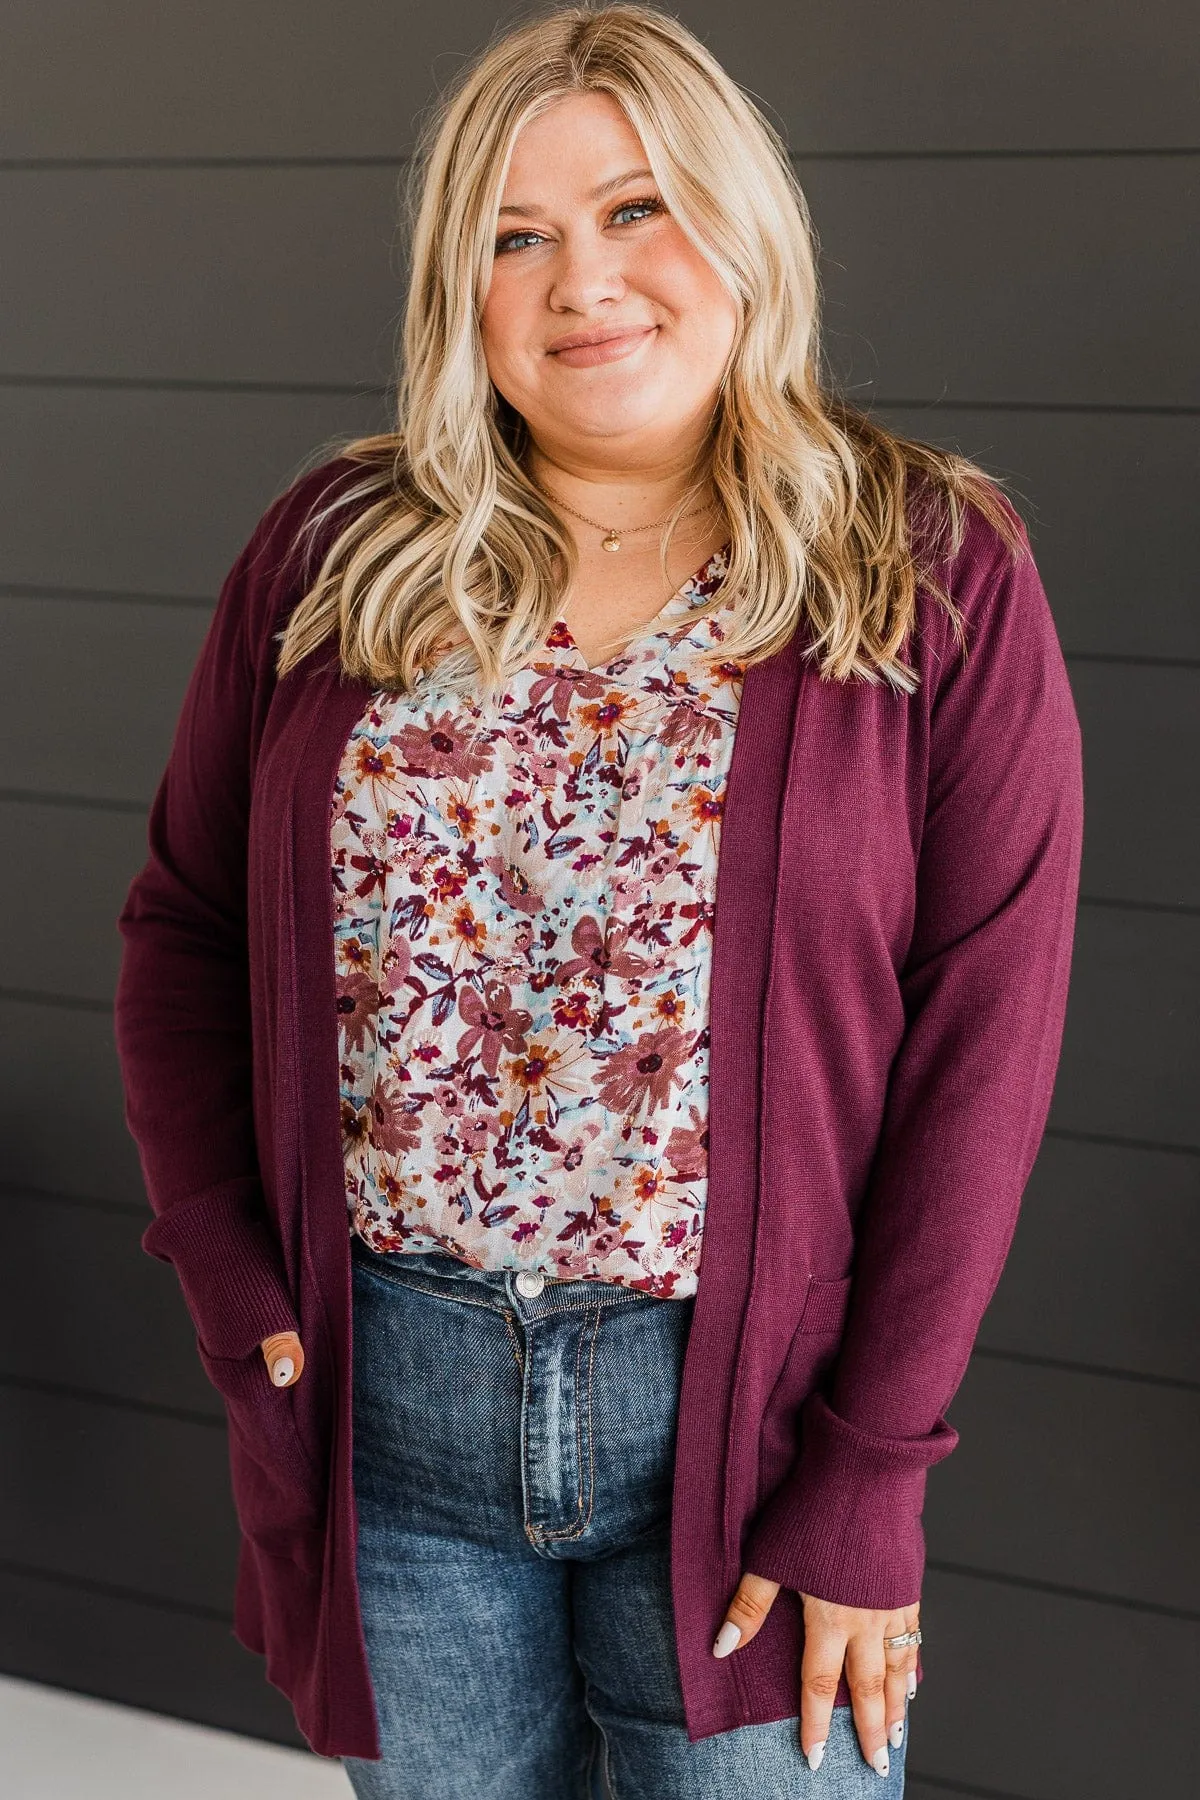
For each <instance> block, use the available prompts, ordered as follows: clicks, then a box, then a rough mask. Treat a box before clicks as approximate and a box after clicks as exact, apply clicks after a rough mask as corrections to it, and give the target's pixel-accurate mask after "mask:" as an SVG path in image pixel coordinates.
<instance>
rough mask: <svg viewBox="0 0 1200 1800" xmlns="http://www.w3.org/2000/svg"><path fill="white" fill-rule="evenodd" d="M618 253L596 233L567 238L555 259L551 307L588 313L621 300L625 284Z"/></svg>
mask: <svg viewBox="0 0 1200 1800" xmlns="http://www.w3.org/2000/svg"><path fill="white" fill-rule="evenodd" d="M617 261H618V252H617V250H616V248H615V247H614V246H613V245H612V244H606V243H605V242H604V239H603V238H602V237H600V236H598V235H597V234H596V233H594V232H591V233H585V234H583V235H581V236H577V237H572V236H570V235H568V236H567V237H565V238H564V240H563V243H562V247H561V248H560V250H559V253H558V255H557V256H556V257H555V259H554V264H555V266H554V277H553V282H552V285H551V290H550V304H551V306H553V307H556V308H558V309H560V310H562V311H566V312H581V313H586V312H589V311H590V310H591V309H592V307H594V306H597V305H599V303H600V302H601V301H604V300H619V299H621V297H622V296H623V294H624V292H625V281H624V278H623V276H622V275H621V272H620V270H619V268H618V267H617V266H616V265H617Z"/></svg>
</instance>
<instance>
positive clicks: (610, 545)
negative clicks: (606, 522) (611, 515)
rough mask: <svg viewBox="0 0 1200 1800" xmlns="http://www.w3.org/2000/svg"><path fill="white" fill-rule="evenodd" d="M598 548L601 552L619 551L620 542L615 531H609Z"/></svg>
mask: <svg viewBox="0 0 1200 1800" xmlns="http://www.w3.org/2000/svg"><path fill="white" fill-rule="evenodd" d="M600 547H601V549H602V550H619V549H620V548H621V540H620V538H619V537H618V536H617V534H616V532H615V531H610V532H609V534H608V536H607V537H606V538H605V539H604V541H603V543H602V544H601V546H600Z"/></svg>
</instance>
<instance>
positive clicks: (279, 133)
mask: <svg viewBox="0 0 1200 1800" xmlns="http://www.w3.org/2000/svg"><path fill="white" fill-rule="evenodd" d="M682 10H683V16H684V17H686V18H687V20H688V21H689V23H691V24H692V25H693V26H695V27H697V28H699V29H700V30H701V31H702V32H703V33H704V34H705V35H706V37H707V39H708V41H709V43H710V44H711V45H712V47H713V49H714V50H715V51H716V52H717V54H718V55H719V56H721V57H722V58H723V60H724V61H725V62H726V64H727V66H728V67H729V68H730V69H731V70H732V71H733V73H734V74H735V75H736V76H737V77H738V78H739V79H741V80H742V81H743V82H745V83H746V84H747V85H748V86H749V87H750V88H751V89H752V90H753V91H754V92H755V93H756V94H758V95H759V96H761V97H762V98H764V99H765V101H766V102H767V103H768V105H769V106H770V107H772V108H773V109H774V110H775V112H776V114H777V116H778V117H779V119H780V120H781V121H782V123H783V125H784V126H785V127H786V130H787V132H788V137H789V142H790V144H791V146H792V148H793V150H794V152H795V155H796V160H797V165H798V168H799V171H800V174H801V178H802V180H803V181H804V183H805V185H806V189H807V192H808V194H809V197H810V200H811V203H812V206H813V210H814V214H815V218H816V222H817V225H818V228H819V231H820V234H821V238H822V244H823V270H824V279H825V284H826V290H827V314H826V318H827V326H828V329H829V334H830V336H829V343H830V353H831V356H832V359H833V360H834V362H835V364H836V365H837V367H838V368H839V370H841V371H843V372H844V373H845V375H846V377H847V379H848V380H849V381H850V382H851V383H852V384H853V391H854V393H855V394H856V395H857V396H858V397H860V398H862V397H863V396H869V397H870V398H871V399H872V401H873V403H874V405H875V406H876V408H877V409H878V411H879V412H880V414H881V415H882V416H883V417H884V418H886V419H888V420H891V421H894V422H895V423H897V424H898V425H899V426H901V427H902V428H903V429H905V430H907V431H909V432H911V433H914V434H916V435H919V436H924V437H927V438H932V439H935V440H938V441H944V442H949V443H954V444H956V445H957V446H959V447H961V448H963V449H965V450H966V451H967V452H968V453H970V454H972V455H975V456H976V457H978V458H979V459H980V460H981V461H983V462H984V463H985V464H986V465H987V466H988V467H990V468H992V469H993V470H994V471H996V472H998V473H1002V474H1005V475H1008V476H1010V477H1011V478H1012V480H1013V483H1014V492H1015V496H1016V498H1017V500H1018V503H1019V504H1020V505H1021V506H1022V508H1023V510H1024V512H1025V514H1026V517H1027V519H1028V520H1029V522H1030V526H1031V530H1032V534H1033V537H1034V543H1035V548H1036V551H1037V555H1038V560H1039V564H1040V567H1041V569H1042V573H1043V577H1044V579H1045V582H1046V586H1047V590H1048V592H1049V595H1050V599H1051V602H1052V605H1053V607H1054V610H1055V614H1056V617H1057V620H1058V624H1059V628H1060V632H1061V636H1062V639H1063V643H1064V647H1065V649H1066V651H1067V653H1068V657H1069V663H1070V671H1071V679H1072V684H1073V687H1074V691H1075V695H1076V699H1077V703H1078V706H1079V710H1080V714H1081V717H1082V720H1083V726H1084V735H1085V742H1086V758H1087V800H1088V830H1087V843H1086V851H1085V862H1084V876H1083V895H1084V899H1083V905H1082V907H1081V911H1080V918H1079V929H1078V936H1077V949H1076V960H1075V975H1074V983H1073V989H1072V996H1071V1003H1070V1012H1069V1018H1068V1025H1067V1037H1066V1047H1065V1052H1064V1056H1063V1062H1062V1067H1061V1072H1060V1076H1059V1081H1058V1086H1057V1091H1056V1097H1055V1101H1054V1108H1053V1113H1052V1123H1051V1128H1050V1132H1049V1135H1048V1137H1047V1139H1046V1142H1045V1145H1044V1147H1043V1150H1042V1153H1041V1155H1040V1157H1039V1160H1038V1164H1037V1169H1036V1172H1035V1174H1034V1177H1033V1180H1032V1182H1031V1185H1030V1189H1029V1193H1028V1195H1027V1198H1026V1203H1025V1208H1024V1212H1023V1217H1022V1221H1021V1224H1020V1226H1019V1228H1018V1233H1017V1238H1016V1242H1015V1246H1014V1249H1013V1253H1012V1257H1011V1259H1010V1262H1009V1265H1008V1268H1007V1270H1006V1272H1005V1274H1004V1277H1003V1279H1002V1282H1001V1286H1000V1288H999V1290H998V1293H997V1295H996V1298H995V1301H994V1303H993V1305H992V1307H991V1308H990V1310H989V1313H988V1316H987V1319H986V1321H985V1323H984V1327H983V1330H982V1333H981V1337H980V1341H979V1346H978V1349H977V1351H976V1354H975V1356H974V1358H973V1361H972V1364H971V1367H970V1370H969V1373H968V1375H967V1378H966V1381H965V1383H964V1385H963V1388H962V1390H961V1393H960V1395H959V1396H958V1398H957V1400H956V1402H955V1405H954V1408H953V1413H952V1417H953V1420H954V1422H955V1424H956V1425H957V1426H958V1427H959V1429H960V1431H961V1433H962V1442H961V1446H960V1448H959V1450H958V1451H957V1452H956V1454H955V1455H954V1457H952V1458H951V1459H950V1461H949V1462H948V1463H947V1464H945V1465H943V1466H941V1467H939V1468H938V1469H935V1470H934V1471H933V1472H932V1474H931V1478H930V1489H929V1501H928V1506H927V1509H926V1526H927V1537H928V1545H929V1574H928V1580H927V1585H926V1591H925V1604H924V1609H923V1619H924V1623H925V1625H926V1627H927V1643H926V1666H927V1670H928V1675H929V1679H928V1681H927V1682H926V1683H925V1685H924V1687H923V1689H922V1693H921V1696H920V1699H919V1701H918V1702H917V1704H916V1706H915V1708H914V1715H913V1736H912V1745H911V1750H910V1770H911V1779H910V1790H909V1791H910V1792H911V1793H912V1794H913V1796H914V1800H946V1796H949V1797H950V1800H955V1797H960V1800H961V1797H965V1796H967V1795H977V1796H988V1797H991V1800H1006V1797H1011V1796H1015V1797H1020V1800H1085V1797H1086V1800H1107V1797H1109V1796H1111V1797H1112V1800H1117V1797H1118V1796H1119V1797H1120V1800H1126V1797H1127V1796H1129V1795H1131V1794H1155V1795H1162V1796H1176V1795H1183V1794H1185V1793H1187V1792H1190V1791H1192V1781H1193V1779H1194V1777H1193V1775H1192V1771H1193V1765H1194V1748H1193V1743H1192V1739H1193V1736H1194V1733H1193V1731H1192V1730H1191V1728H1190V1726H1189V1725H1188V1723H1187V1720H1188V1719H1189V1718H1190V1717H1191V1716H1194V1708H1195V1695H1196V1692H1197V1688H1198V1685H1200V1656H1198V1647H1200V1633H1198V1630H1197V1624H1198V1621H1200V1555H1198V1552H1200V1534H1198V1533H1197V1532H1196V1530H1195V1511H1194V1500H1193V1496H1194V1493H1195V1491H1196V1481H1197V1475H1198V1474H1200V1470H1198V1468H1197V1460H1198V1459H1197V1437H1198V1433H1197V1425H1198V1423H1200V1335H1198V1334H1197V1331H1196V1327H1195V1307H1194V1303H1193V1296H1194V1295H1195V1293H1196V1290H1197V1286H1198V1283H1200V1239H1198V1234H1197V1229H1196V1227H1197V1210H1198V1208H1197V1197H1198V1195H1197V1190H1198V1186H1200V1181H1198V1176H1200V1161H1198V1157H1200V1123H1198V1121H1197V1115H1196V1107H1195V1095H1196V1091H1197V1073H1198V1071H1197V1061H1198V1050H1197V1034H1196V1031H1195V1019H1196V1012H1197V1007H1196V996H1197V988H1198V986H1200V852H1198V840H1197V832H1196V804H1195V801H1196V793H1195V789H1196V771H1197V769H1200V743H1198V741H1197V740H1198V736H1200V707H1198V706H1197V699H1198V698H1200V608H1197V605H1196V587H1195V575H1194V569H1195V554H1194V527H1195V501H1194V496H1195V493H1196V477H1197V457H1196V450H1197V438H1198V435H1200V424H1198V419H1197V409H1198V407H1200V363H1198V361H1197V357H1196V353H1195V342H1196V319H1197V317H1198V316H1200V310H1198V308H1197V294H1196V273H1197V237H1196V232H1195V229H1194V223H1195V217H1196V170H1197V153H1198V152H1197V147H1198V146H1200V125H1198V121H1197V117H1196V100H1195V96H1196V89H1197V82H1196V72H1197V67H1198V63H1197V55H1196V49H1197V45H1196V32H1195V19H1196V15H1195V9H1194V8H1193V7H1192V6H1191V5H1184V4H1182V3H1179V4H1176V3H1175V0H1151V4H1149V5H1142V6H1138V7H1133V6H1129V5H1117V4H1110V3H1101V0H1086V3H1085V0H1064V3H1062V4H1045V3H1038V4H1033V3H1031V0H1019V3H1016V4H1014V3H1013V0H1009V3H1008V4H1005V5H1003V6H1001V5H997V4H991V5H965V4H962V3H961V0H958V3H953V0H942V3H938V0H908V3H907V4H906V5H904V6H895V5H892V4H889V3H888V0H844V3H843V4H841V5H839V6H829V5H820V6H818V5H814V4H809V3H807V0H805V3H802V4H800V5H797V6H779V7H773V6H767V5H764V4H762V3H761V0H753V3H743V4H742V5H740V6H738V7H737V8H736V9H729V10H728V13H727V11H726V9H724V8H721V7H718V6H715V5H711V4H696V5H690V6H687V7H685V8H683V9H682ZM498 16H499V15H498V13H496V12H493V11H492V10H491V9H489V8H487V7H485V6H479V5H472V6H465V5H462V4H458V5H454V6H445V5H444V6H441V7H438V8H435V9H422V8H418V7H415V6H414V7H397V6H395V5H394V4H388V5H384V4H380V3H379V0H359V4H356V5H354V6H352V7H338V8H330V7H327V6H321V5H317V4H315V3H314V0H287V4H283V3H282V0H257V3H256V4H255V5H253V6H250V7H246V6H244V5H242V4H237V5H235V4H234V3H233V0H215V3H214V4H210V5H208V6H206V7H204V8H179V7H168V8H163V7H161V6H157V5H152V4H149V0H125V3H124V4H119V5H110V6H105V7H100V8H97V7H93V6H87V5H84V4H82V3H81V0H38V3H37V5H36V6H35V5H33V4H32V3H28V4H26V3H23V0H7V4H4V5H3V7H2V8H0V18H2V19H3V35H4V39H5V52H4V55H3V56H2V57H0V159H2V160H0V238H2V241H3V242H4V245H5V249H6V256H5V279H4V283H3V287H2V288H0V333H2V345H3V348H2V351H0V442H2V446H3V464H2V466H3V475H2V478H0V509H2V514H3V518H4V521H5V529H4V532H3V534H2V541H0V610H2V612H3V617H4V627H5V641H6V646H7V654H6V655H5V657H4V663H3V671H4V672H3V680H4V703H3V706H0V733H2V734H3V740H4V741H3V754H4V763H3V770H4V772H3V774H2V775H0V779H2V780H3V781H4V783H5V784H6V785H5V786H4V788H3V789H2V790H0V831H2V832H3V834H4V840H5V842H6V845H7V848H8V851H9V857H8V863H7V866H8V868H9V878H8V880H7V881H6V882H5V884H4V886H3V890H2V892H0V906H3V908H4V909H5V921H4V922H5V925H6V929H5V930H4V931H3V932H2V933H0V956H2V957H3V969H2V970H0V1015H2V1020H3V1046H4V1049H3V1054H4V1059H5V1067H4V1076H3V1087H2V1100H0V1104H2V1106H3V1122H2V1129H0V1154H2V1157H3V1162H2V1164H0V1176H2V1180H3V1194H2V1197H0V1230H2V1232H3V1234H4V1241H3V1244H0V1412H2V1413H3V1416H4V1424H3V1431H4V1444H5V1457H6V1468H7V1469H8V1470H9V1471H10V1475H9V1478H8V1479H7V1480H6V1481H5V1482H4V1483H3V1485H2V1486H0V1517H2V1530H3V1536H2V1539H0V1667H2V1668H4V1669H7V1670H9V1671H11V1672H13V1673H16V1674H21V1675H25V1676H31V1677H33V1678H36V1679H41V1680H45V1681H48V1682H55V1683H59V1684H62V1685H65V1686H68V1687H75V1688H80V1689H82V1690H84V1691H86V1692H89V1693H94V1694H100V1695H109V1696H112V1697H115V1698H118V1699H121V1700H127V1701H131V1702H133V1703H135V1704H140V1705H144V1706H147V1707H151V1708H155V1709H159V1710H162V1711H164V1712H168V1713H176V1714H179V1715H182V1716H185V1717H189V1718H199V1719H203V1720H207V1721H210V1722H212V1723H216V1724H219V1725H224V1726H230V1727H235V1728H238V1729H242V1730H245V1731H248V1732H252V1733H257V1734H260V1735H262V1736H264V1737H268V1738H275V1739H279V1740H281V1741H285V1742H297V1741H299V1740H298V1739H297V1737H296V1734H295V1730H294V1727H293V1725H292V1722H291V1716H290V1711H289V1710H288V1708H287V1706H286V1703H285V1702H284V1701H283V1700H282V1698H281V1697H280V1696H279V1695H278V1694H276V1693H275V1691H274V1690H273V1689H271V1688H269V1687H268V1686H267V1685H266V1684H265V1682H264V1680H263V1678H262V1667H261V1664H260V1663H259V1661H258V1660H257V1659H256V1658H253V1657H251V1656H249V1655H248V1654H247V1653H245V1652H244V1651H242V1650H241V1649H240V1648H239V1647H238V1646H237V1645H236V1644H235V1642H234V1641H233V1639H232V1637H231V1636H230V1634H229V1619H230V1612H231V1587H232V1577H233V1568H234V1553H235V1547H236V1539H235V1530H234V1524H233V1518H232V1513H231V1509H230V1504H229V1500H228V1492H227V1482H226V1474H225V1460H224V1456H225V1452H224V1442H223V1436H222V1431H223V1424H222V1414H221V1409H220V1402H219V1400H218V1398H217V1396H216V1395H215V1394H214V1393H213V1391H212V1390H211V1389H210V1388H209V1386H208V1384H207V1383H206V1381H205V1379H204V1377H203V1374H202V1372H201V1370H200V1368H199V1366H198V1364H197V1361H196V1358H195V1355H194V1351H193V1347H192V1337H191V1331H190V1327H189V1324H188V1321H187V1319H186V1315H185V1314H184V1312H183V1309H182V1306H181V1304H180V1302H179V1300H178V1298H177V1294H176V1291H175V1287H174V1282H173V1277H172V1276H171V1274H170V1272H169V1271H168V1270H164V1269H162V1268H161V1267H159V1266H158V1265H157V1264H154V1263H152V1262H151V1261H150V1260H149V1259H148V1258H146V1257H145V1256H143V1255H142V1253H141V1252H140V1250H139V1248H138V1241H137V1240H138V1236H139V1233H140V1231H141V1229H142V1227H143V1225H144V1224H145V1222H146V1218H147V1213H146V1206H145V1200H144V1195H143V1192H142V1188H141V1182H140V1176H139V1171H138V1164H137V1158H136V1153H135V1150H134V1147H133V1144H132V1142H131V1141H130V1139H129V1138H128V1137H127V1135H126V1132H125V1129H124V1125H123V1122H122V1104H121V1093H120V1085H119V1080H118V1073H117V1067H116V1063H115V1058H114V1052H113V1043H112V1022H111V1010H110V1007H111V995H112V990H113V982H114V978H115V974H116V968H117V961H118V954H119V940H118V937H117V934H116V931H115V926H114V921H115V916H116V913H117V911H118V909H119V907H120V904H121V901H122V899H123V897H124V894H125V891H126V889H127V887H128V883H129V881H130V879H131V877H132V876H133V874H134V872H135V871H136V869H137V868H138V867H139V866H140V864H141V861H142V859H143V856H144V833H145V822H146V808H147V804H148V801H149V799H150V796H151V794H152V792H153V789H154V785H155V783H156V781H157V778H158V775H159V773H160V770H161V767H162V763H163V761H164V759H165V756H166V753H167V749H168V745H169V740H170V733H171V729H172V726H173V723H174V719H175V715H176V711H177V708H178V704H179V701H180V698H181V696H182V692H183V688H184V684H185V682H186V679H187V676H188V673H189V671H190V668H191V665H192V662H193V660H194V657H195V655H196V653H197V650H198V648H199V645H200V640H201V636H202V633H203V631H204V627H205V624H206V621H207V618H208V616H209V612H210V610H211V607H212V603H213V600H214V598H215V595H216V591H217V588H218V585H219V583H220V579H221V577H222V575H223V574H224V572H225V570H226V569H227V567H228V565H229V563H230V562H231V561H232V559H233V556H234V554H235V552H236V551H237V549H238V548H239V547H240V546H241V544H242V543H243V542H244V540H245V538H246V536H247V535H248V533H249V530H250V528H251V526H252V524H253V523H254V520H255V519H256V517H257V516H258V514H259V513H260V511H261V510H262V507H263V506H264V505H265V504H266V502H267V500H268V499H270V498H271V497H272V495H274V494H275V493H276V492H278V491H279V490H280V488H281V487H282V486H283V485H284V484H285V482H286V481H287V479H288V478H289V477H290V475H291V474H292V473H293V472H294V471H295V470H296V469H297V468H298V466H299V464H300V462H301V460H302V459H303V458H304V457H305V456H306V455H307V453H308V452H309V451H310V450H311V449H312V448H313V446H314V445H316V444H317V443H318V442H320V441H321V440H323V439H324V438H325V437H326V436H327V435H328V434H329V433H331V432H334V431H343V430H352V429H367V428H381V427H383V426H384V425H385V424H386V421H387V417H388V413H387V408H386V404H385V398H384V394H383V390H384V389H385V388H386V384H387V382H388V380H389V376H390V358H391V348H392V343H393V334H394V328H395V323H396V320H397V316H398V309H399V305H400V299H401V295H400V291H399V286H398V271H399V257H398V255H397V251H396V243H395V230H394V221H395V217H396V204H395V203H396V194H397V178H398V175H399V172H400V169H401V167H402V164H403V159H404V157H405V155H406V153H407V152H408V150H409V149H410V147H411V141H412V133H413V122H414V120H415V118H416V117H417V115H418V113H419V111H420V109H421V108H422V106H423V105H424V104H425V103H426V101H427V99H428V97H429V95H430V94H431V92H432V91H433V87H434V85H435V83H436V81H437V80H439V79H442V78H444V77H445V76H446V75H447V74H449V73H450V71H451V70H452V69H453V68H455V67H456V66H457V63H458V61H459V59H460V57H461V56H462V55H464V54H466V53H468V52H470V51H471V50H472V49H473V48H474V47H475V46H476V45H477V44H478V43H479V42H480V41H481V40H482V39H483V38H484V37H485V36H486V35H487V33H488V31H489V30H490V28H491V26H492V25H493V23H494V22H495V20H496V19H497V17H498ZM1189 220H1190V221H1191V225H1190V227H1189V224H1188V221H1189ZM60 870H61V871H62V877H61V879H60V877H59V872H60ZM917 1327H918V1328H919V1321H918V1322H917ZM13 1470H16V1471H17V1472H18V1474H17V1479H15V1480H14V1479H12V1476H11V1471H13Z"/></svg>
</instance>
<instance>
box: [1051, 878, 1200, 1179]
mask: <svg viewBox="0 0 1200 1800" xmlns="http://www.w3.org/2000/svg"><path fill="white" fill-rule="evenodd" d="M1198 1023H1200V917H1197V916H1196V915H1195V914H1192V915H1186V914H1185V915H1180V916H1179V917H1173V916H1172V915H1171V914H1170V913H1164V912H1137V911H1126V910H1123V909H1119V908H1115V907H1107V906H1081V907H1080V909H1079V917H1078V922H1077V925H1076V931H1075V956H1074V962H1073V965H1072V977H1071V990H1070V997H1069V1000H1068V1003H1067V1023H1066V1031H1065V1035H1064V1042H1063V1051H1062V1061H1061V1064H1060V1066H1059V1070H1058V1078H1057V1085H1056V1087H1055V1091H1054V1100H1053V1104H1052V1106H1051V1109H1050V1124H1051V1125H1053V1126H1055V1127H1057V1128H1059V1129H1061V1130H1064V1131H1078V1132H1088V1133H1094V1134H1097V1135H1102V1136H1105V1137H1117V1138H1133V1139H1138V1140H1141V1141H1142V1142H1148V1143H1156V1144H1167V1145H1171V1144H1174V1145H1180V1146H1192V1147H1196V1146H1200V1113H1198V1111H1197V1105H1196V1096H1197V1094H1198V1093H1200V1031H1198V1030H1197V1024H1198Z"/></svg>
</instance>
